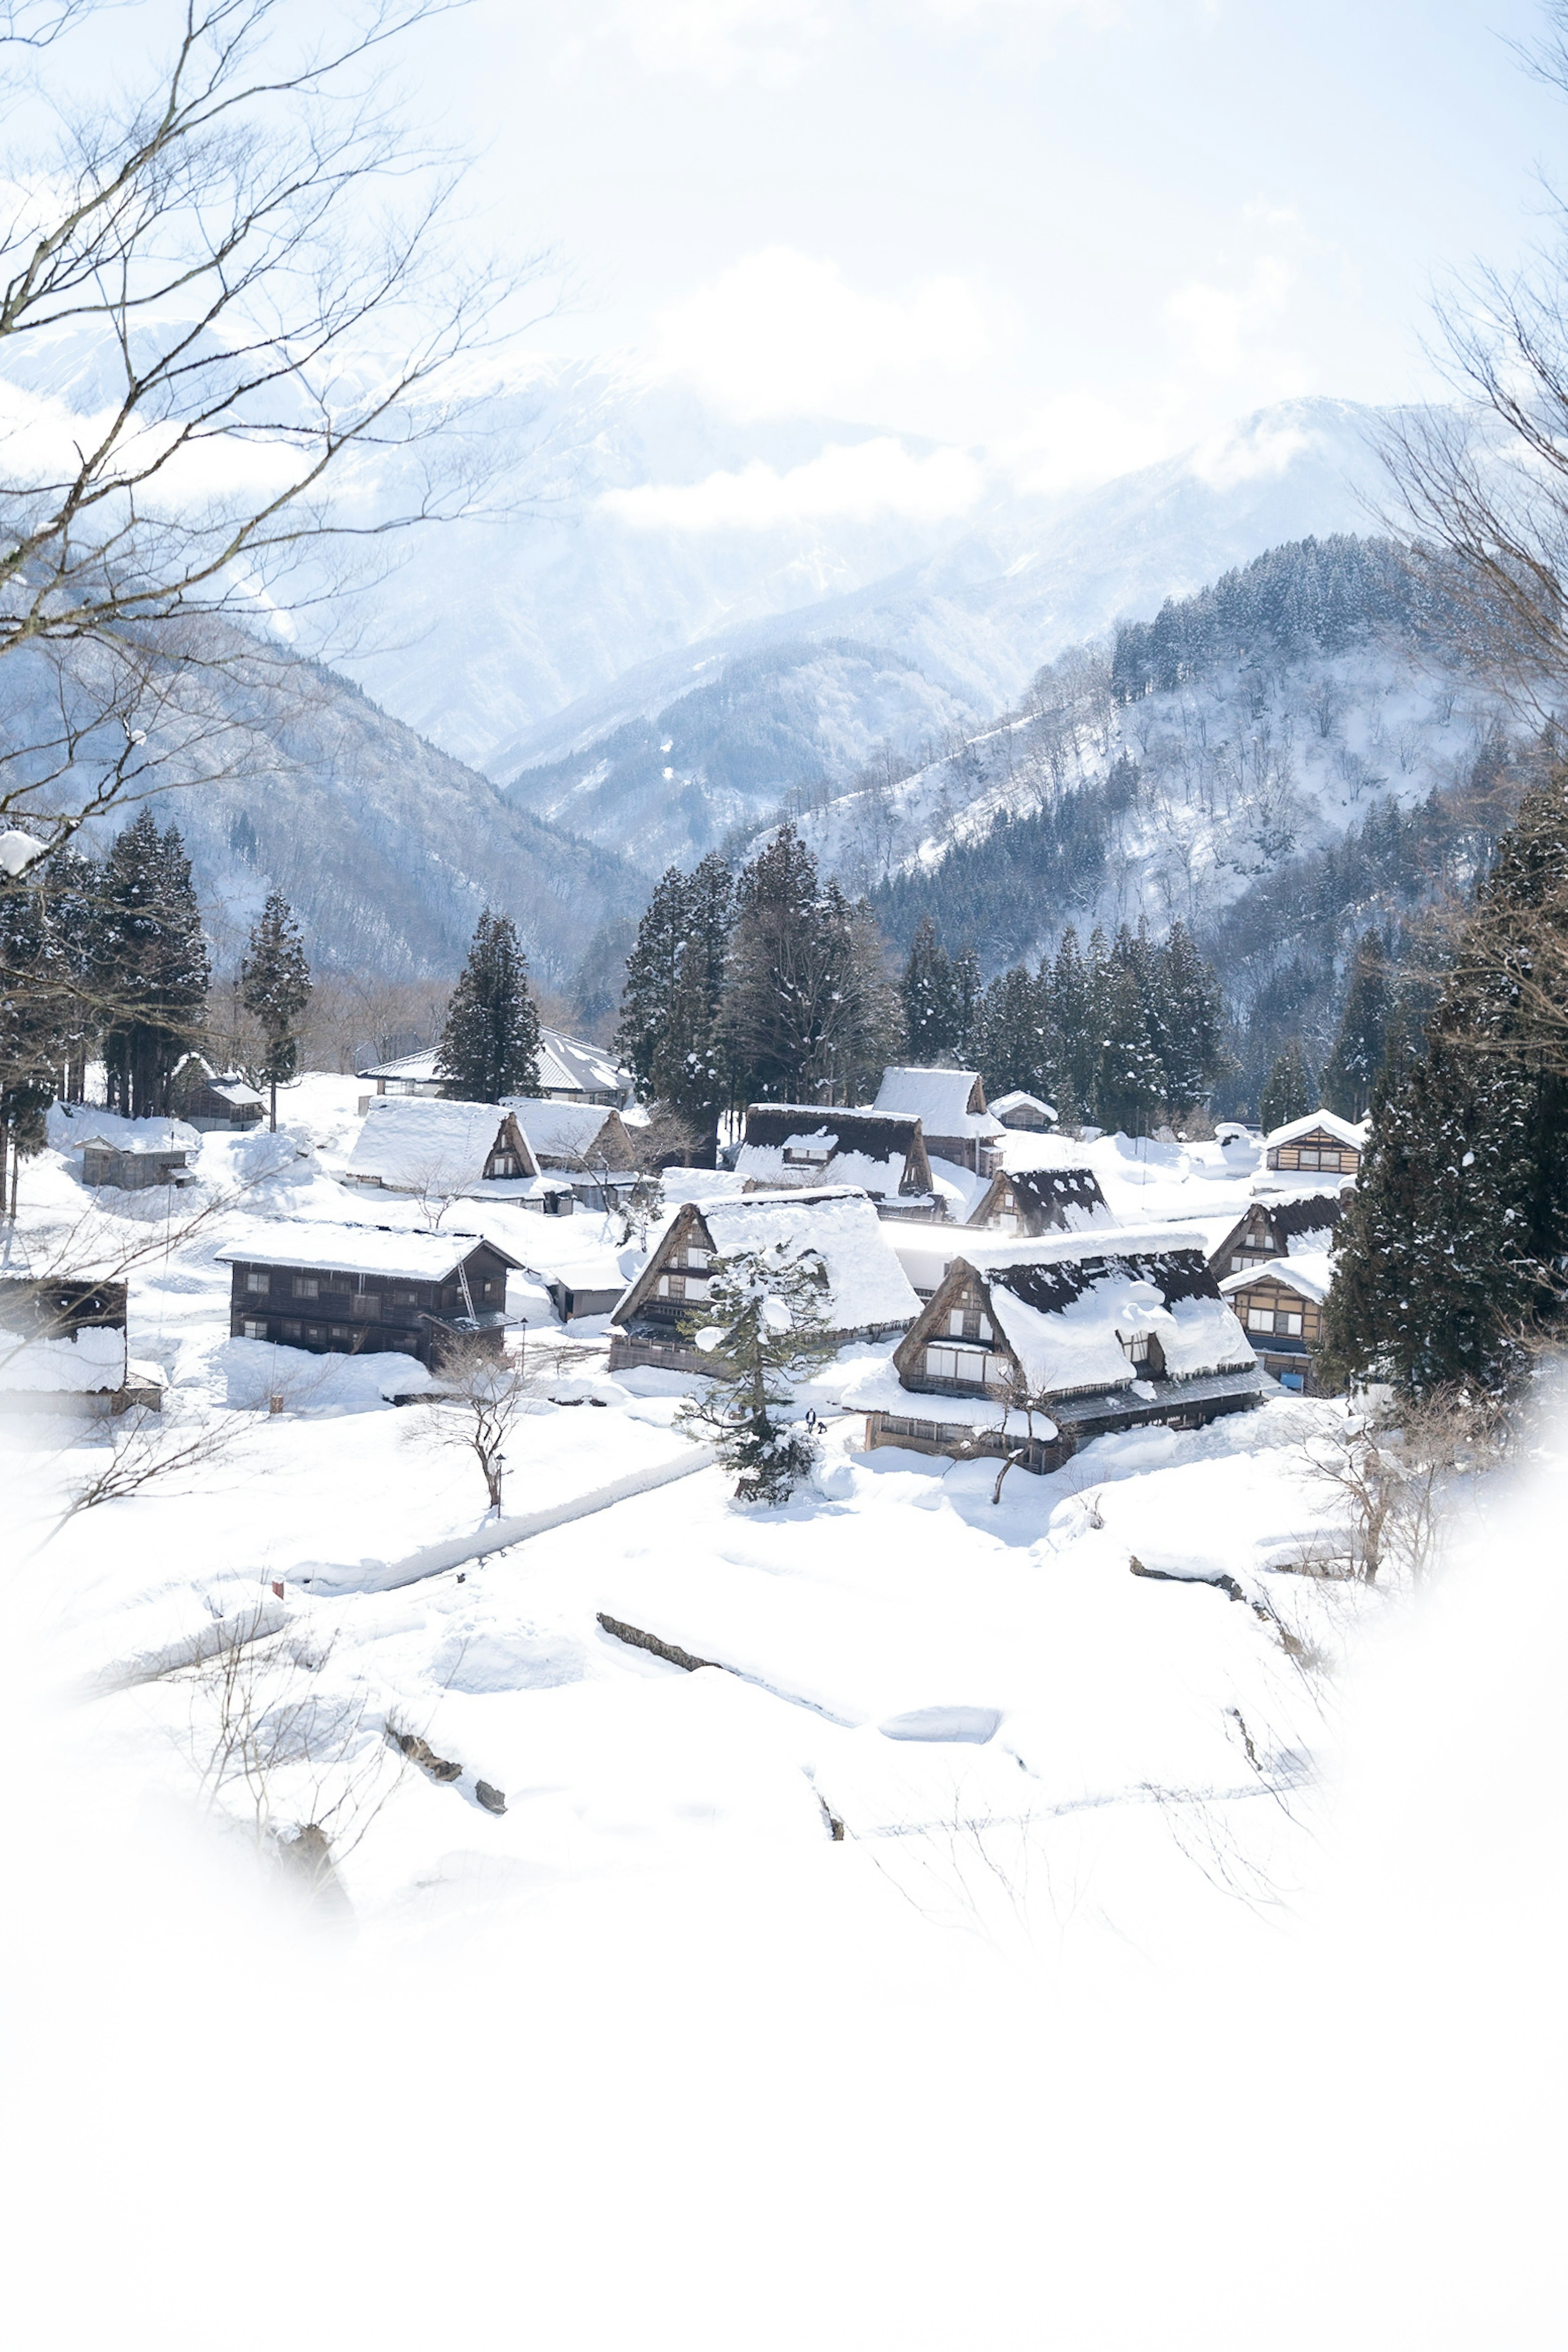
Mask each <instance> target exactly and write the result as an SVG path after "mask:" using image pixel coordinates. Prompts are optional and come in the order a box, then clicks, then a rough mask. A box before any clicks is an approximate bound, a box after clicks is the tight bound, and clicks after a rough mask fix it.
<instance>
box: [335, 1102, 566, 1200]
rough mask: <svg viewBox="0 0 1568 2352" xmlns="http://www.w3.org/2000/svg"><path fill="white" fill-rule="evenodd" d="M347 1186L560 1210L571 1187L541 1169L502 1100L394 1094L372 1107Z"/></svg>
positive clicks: (351, 1161) (345, 1175)
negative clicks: (562, 1197) (452, 1099)
mask: <svg viewBox="0 0 1568 2352" xmlns="http://www.w3.org/2000/svg"><path fill="white" fill-rule="evenodd" d="M343 1181H344V1182H345V1183H346V1184H363V1185H367V1186H369V1187H371V1188H372V1189H373V1190H374V1191H377V1192H410V1193H413V1194H415V1195H416V1196H417V1197H418V1198H420V1199H425V1200H456V1199H457V1198H458V1197H459V1196H460V1195H463V1194H470V1195H473V1196H474V1197H476V1198H480V1199H482V1198H484V1197H486V1196H489V1197H492V1198H498V1197H499V1198H504V1199H518V1198H521V1202H522V1205H523V1206H524V1207H525V1208H528V1207H533V1206H534V1205H536V1204H537V1205H538V1206H540V1207H542V1208H543V1207H548V1208H552V1209H555V1208H559V1207H560V1205H561V1202H559V1200H557V1199H551V1198H549V1197H547V1196H549V1195H559V1194H562V1193H564V1195H565V1202H564V1205H565V1206H566V1208H568V1209H570V1208H571V1207H572V1205H573V1195H572V1191H571V1187H570V1186H569V1185H567V1184H566V1183H564V1182H563V1181H561V1180H560V1179H558V1178H549V1179H542V1170H541V1168H540V1164H539V1161H538V1160H537V1159H536V1157H535V1156H534V1153H533V1151H532V1150H531V1148H530V1146H529V1143H528V1139H527V1138H526V1137H525V1136H524V1135H523V1133H522V1131H521V1128H520V1127H519V1125H518V1122H517V1118H516V1115H515V1113H514V1112H512V1111H510V1110H507V1109H504V1108H501V1107H500V1106H499V1105H498V1104H496V1103H466V1102H437V1101H434V1100H431V1099H429V1098H421V1097H410V1096H406V1095H405V1096H395V1095H388V1096H385V1097H380V1098H378V1099H377V1100H375V1101H374V1102H372V1103H371V1105H370V1107H369V1108H368V1109H367V1111H366V1112H365V1118H364V1125H363V1127H362V1128H361V1129H360V1131H359V1136H358V1139H357V1140H356V1142H355V1144H354V1148H353V1151H352V1152H351V1153H350V1154H349V1163H348V1166H347V1168H346V1169H345V1170H344V1171H343Z"/></svg>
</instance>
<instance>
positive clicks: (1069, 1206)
mask: <svg viewBox="0 0 1568 2352" xmlns="http://www.w3.org/2000/svg"><path fill="white" fill-rule="evenodd" d="M1115 1222H1116V1220H1115V1218H1114V1217H1113V1216H1112V1214H1111V1213H1110V1205H1109V1203H1108V1202H1107V1201H1106V1198H1105V1195H1104V1193H1103V1192H1101V1191H1100V1179H1099V1177H1098V1176H1097V1175H1096V1174H1095V1172H1094V1171H1093V1169H1092V1168H999V1169H998V1170H997V1171H996V1173H995V1175H994V1176H993V1178H992V1179H991V1181H990V1183H989V1184H988V1185H987V1186H986V1188H985V1191H984V1192H983V1193H982V1195H981V1197H980V1199H979V1200H978V1201H977V1202H975V1204H974V1206H973V1209H972V1210H971V1211H970V1213H969V1215H968V1217H967V1219H966V1220H965V1223H966V1224H968V1225H970V1226H982V1227H984V1228H985V1229H986V1230H988V1231H990V1232H993V1233H997V1234H1022V1235H1023V1236H1024V1237H1025V1238H1026V1240H1030V1241H1033V1240H1036V1239H1037V1237H1038V1236H1039V1235H1040V1234H1049V1233H1081V1232H1083V1231H1084V1230H1086V1229H1087V1228H1088V1227H1089V1226H1090V1225H1110V1224H1114V1223H1115Z"/></svg>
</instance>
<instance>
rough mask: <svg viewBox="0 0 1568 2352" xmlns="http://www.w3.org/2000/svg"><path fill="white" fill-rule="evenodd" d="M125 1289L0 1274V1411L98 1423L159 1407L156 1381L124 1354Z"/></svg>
mask: <svg viewBox="0 0 1568 2352" xmlns="http://www.w3.org/2000/svg"><path fill="white" fill-rule="evenodd" d="M125 1322H126V1286H125V1284H124V1283H123V1282H91V1281H84V1280H81V1279H78V1278H71V1277H65V1278H58V1277H57V1278H49V1277H47V1276H42V1277H39V1278H38V1279H37V1280H35V1279H34V1278H33V1276H30V1275H29V1274H27V1273H26V1271H25V1270H23V1269H22V1268H21V1267H20V1266H19V1265H17V1262H16V1255H15V1253H14V1252H8V1253H7V1259H6V1265H5V1269H4V1270H0V1412H59V1413H76V1414H81V1415H86V1416H88V1417H90V1418H92V1419H95V1420H96V1419H100V1418H101V1417H103V1416H105V1415H108V1414H110V1413H121V1412H125V1411H126V1410H127V1409H128V1407H130V1406H132V1405H146V1406H150V1407H151V1408H152V1410H153V1412H157V1411H158V1409H159V1407H160V1406H161V1405H162V1402H163V1381H162V1378H161V1376H160V1374H159V1373H158V1372H157V1371H155V1370H153V1368H152V1367H151V1366H147V1365H133V1364H132V1362H131V1360H130V1358H129V1356H128V1354H127V1352H126V1329H125Z"/></svg>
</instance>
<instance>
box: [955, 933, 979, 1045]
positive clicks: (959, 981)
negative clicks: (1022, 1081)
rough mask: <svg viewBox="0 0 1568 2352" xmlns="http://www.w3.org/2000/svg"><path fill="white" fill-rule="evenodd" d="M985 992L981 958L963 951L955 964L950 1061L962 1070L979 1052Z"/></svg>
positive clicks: (970, 949)
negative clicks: (981, 1012)
mask: <svg viewBox="0 0 1568 2352" xmlns="http://www.w3.org/2000/svg"><path fill="white" fill-rule="evenodd" d="M952 995H953V1004H952V1055H951V1058H952V1060H953V1061H955V1062H956V1063H957V1064H958V1066H959V1067H960V1068H961V1069H968V1067H969V1066H970V1065H971V1064H972V1063H973V1060H974V1059H975V1056H976V1054H977V1052H978V1050H979V1036H980V1001H981V998H982V997H983V995H984V985H983V983H982V982H981V978H980V958H979V957H978V956H977V955H976V953H975V951H974V950H973V948H964V949H963V950H961V951H960V953H959V954H957V955H956V956H954V958H953V960H952Z"/></svg>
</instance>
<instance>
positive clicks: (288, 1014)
mask: <svg viewBox="0 0 1568 2352" xmlns="http://www.w3.org/2000/svg"><path fill="white" fill-rule="evenodd" d="M239 990H240V1001H241V1003H243V1004H244V1006H245V1009H246V1011H247V1013H249V1014H250V1015H251V1017H252V1019H253V1020H256V1021H258V1022H259V1023H260V1024H261V1033H262V1035H263V1036H264V1037H265V1038H266V1040H267V1050H266V1055H265V1058H264V1059H263V1061H262V1065H261V1068H260V1072H259V1076H260V1078H261V1082H262V1084H263V1085H264V1086H266V1087H268V1088H269V1089H270V1093H271V1127H272V1132H273V1133H274V1134H275V1135H276V1133H277V1132H278V1089H279V1087H282V1086H287V1085H288V1083H289V1079H290V1078H291V1077H292V1076H294V1074H295V1072H296V1070H297V1069H298V1068H299V1066H300V1021H301V1020H302V1019H303V1017H304V1013H305V1008H306V1006H307V1005H308V1004H309V1003H310V964H309V963H308V962H307V961H306V959H305V942H304V940H303V939H302V938H301V937H300V926H299V924H298V923H297V922H296V921H295V919H294V914H293V909H292V908H290V906H289V901H288V899H287V898H284V897H283V895H282V893H281V892H280V891H278V890H274V891H273V892H272V893H271V895H270V896H269V898H268V901H267V904H266V905H265V907H263V908H262V910H261V914H260V918H259V919H258V922H257V925H256V928H255V929H254V930H253V931H252V932H251V934H250V944H249V947H248V948H247V950H246V958H245V961H244V963H243V964H242V965H241V967H240V974H239Z"/></svg>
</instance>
